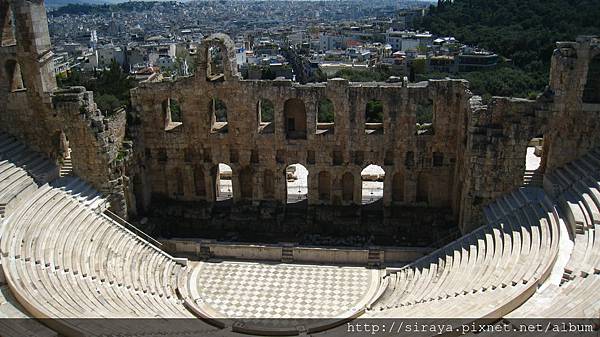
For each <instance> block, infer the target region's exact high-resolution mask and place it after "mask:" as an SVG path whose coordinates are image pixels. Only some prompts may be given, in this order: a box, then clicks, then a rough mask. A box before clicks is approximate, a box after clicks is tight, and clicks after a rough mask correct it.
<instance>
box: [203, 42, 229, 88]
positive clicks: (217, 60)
mask: <svg viewBox="0 0 600 337" xmlns="http://www.w3.org/2000/svg"><path fill="white" fill-rule="evenodd" d="M207 66H208V68H207V78H208V80H209V81H222V80H224V79H225V75H224V73H225V70H224V69H225V67H224V64H223V52H222V50H221V47H219V46H212V47H210V48H208V64H207Z"/></svg>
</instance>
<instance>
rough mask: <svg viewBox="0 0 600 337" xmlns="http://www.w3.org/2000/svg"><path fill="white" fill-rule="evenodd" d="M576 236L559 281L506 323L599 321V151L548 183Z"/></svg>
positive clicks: (551, 177) (551, 176)
mask: <svg viewBox="0 0 600 337" xmlns="http://www.w3.org/2000/svg"><path fill="white" fill-rule="evenodd" d="M546 185H549V186H547V189H548V190H553V191H554V194H555V195H556V199H557V200H558V203H559V205H560V207H561V210H562V214H564V215H565V219H566V220H567V223H568V224H569V225H570V227H571V233H574V235H572V236H573V244H572V250H571V251H570V252H569V253H570V255H569V258H568V260H567V262H566V264H564V270H563V275H562V279H561V280H560V281H559V282H558V283H556V282H555V283H550V284H547V285H546V286H545V287H544V288H542V289H541V290H540V291H538V292H537V293H536V294H535V295H534V296H532V297H531V299H530V300H529V301H527V303H525V304H524V305H523V306H521V307H520V308H518V309H517V310H515V311H513V312H512V313H510V314H509V315H507V319H518V318H527V317H535V318H539V317H571V318H582V317H586V318H597V317H598V312H600V292H599V290H600V151H599V150H598V149H595V150H593V151H590V152H589V153H588V154H587V155H585V156H583V157H581V158H579V159H577V160H575V161H573V162H571V163H569V164H567V165H565V166H563V167H561V168H559V169H556V170H554V171H553V172H552V173H550V174H549V175H548V179H547V181H546Z"/></svg>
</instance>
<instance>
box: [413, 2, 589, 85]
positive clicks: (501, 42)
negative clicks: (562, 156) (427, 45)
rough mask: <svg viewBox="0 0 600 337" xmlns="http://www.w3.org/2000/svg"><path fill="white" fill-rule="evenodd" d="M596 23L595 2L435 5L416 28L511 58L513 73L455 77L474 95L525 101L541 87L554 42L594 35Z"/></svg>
mask: <svg viewBox="0 0 600 337" xmlns="http://www.w3.org/2000/svg"><path fill="white" fill-rule="evenodd" d="M598 18H600V4H599V3H598V1H597V0H527V1H523V0H454V1H452V2H450V1H445V0H440V1H438V6H437V7H436V6H432V7H431V11H430V13H429V14H428V15H427V16H425V17H424V18H423V19H422V20H421V23H420V25H421V27H423V28H425V29H428V30H429V31H431V32H433V33H435V34H438V35H451V36H455V37H456V38H457V39H459V40H460V41H461V42H463V43H467V44H471V45H477V46H481V47H484V48H486V49H489V50H492V51H494V52H496V53H498V54H500V55H502V56H504V57H506V58H509V59H511V60H512V62H513V64H514V66H515V67H514V68H510V67H502V68H500V69H497V70H494V71H491V72H478V73H473V74H461V76H462V75H467V77H471V79H473V80H474V81H473V83H472V88H473V89H475V91H480V92H483V93H487V94H491V95H505V94H508V95H515V96H522V97H525V96H527V95H529V94H530V93H531V92H538V91H541V90H542V89H543V87H544V85H545V83H547V79H548V72H549V68H550V57H551V55H552V52H553V50H554V48H555V42H556V41H561V40H574V39H575V38H576V37H577V36H578V35H586V34H600V20H599V19H598ZM462 77H464V76H462ZM503 79H506V80H512V81H513V82H512V83H505V84H502V83H500V81H501V80H503Z"/></svg>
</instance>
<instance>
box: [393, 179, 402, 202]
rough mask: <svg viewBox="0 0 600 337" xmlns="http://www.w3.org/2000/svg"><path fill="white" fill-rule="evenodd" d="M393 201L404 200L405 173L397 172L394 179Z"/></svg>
mask: <svg viewBox="0 0 600 337" xmlns="http://www.w3.org/2000/svg"><path fill="white" fill-rule="evenodd" d="M392 201H395V202H402V201H404V175H403V174H402V173H400V172H396V174H394V178H393V179H392Z"/></svg>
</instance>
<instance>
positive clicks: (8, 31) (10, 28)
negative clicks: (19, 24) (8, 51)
mask: <svg viewBox="0 0 600 337" xmlns="http://www.w3.org/2000/svg"><path fill="white" fill-rule="evenodd" d="M0 10H1V12H3V13H4V15H3V17H2V18H0V20H2V21H1V22H2V31H0V33H1V34H2V38H1V39H0V47H8V46H14V45H15V44H17V39H16V35H15V34H16V32H15V15H14V12H13V9H12V6H11V5H9V4H8V3H6V1H5V2H4V4H2V5H0Z"/></svg>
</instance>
